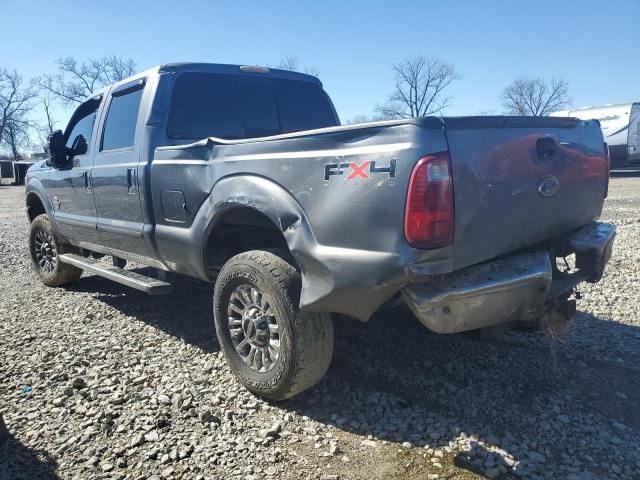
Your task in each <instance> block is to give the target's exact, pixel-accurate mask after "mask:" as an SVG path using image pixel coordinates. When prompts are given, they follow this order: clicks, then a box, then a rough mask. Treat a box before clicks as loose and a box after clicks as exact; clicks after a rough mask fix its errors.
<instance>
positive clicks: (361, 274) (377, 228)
mask: <svg viewBox="0 0 640 480" xmlns="http://www.w3.org/2000/svg"><path fill="white" fill-rule="evenodd" d="M422 121H423V122H425V121H428V122H429V123H428V124H427V125H421V124H420V122H421V121H419V120H418V121H410V122H406V123H404V122H391V124H388V123H385V124H383V125H380V126H375V125H374V126H367V127H359V128H358V127H355V128H354V127H346V128H345V127H338V128H334V129H327V131H326V133H315V134H313V135H310V134H306V135H295V134H294V135H284V136H280V137H274V138H273V139H267V140H265V139H257V140H253V141H239V142H222V143H217V142H216V141H215V140H213V139H212V140H209V141H205V142H201V143H199V144H197V145H194V146H188V147H178V148H161V149H158V150H157V151H156V154H155V159H154V161H153V162H152V167H151V168H152V175H151V177H152V179H153V180H152V190H153V195H154V208H156V209H157V207H155V205H160V203H155V201H156V200H155V198H157V197H159V196H160V192H161V191H162V190H167V189H170V190H176V189H177V190H181V189H184V190H183V191H184V192H185V203H186V209H187V221H186V222H185V223H184V224H182V225H176V224H171V222H167V221H165V220H164V219H163V218H162V215H161V212H158V211H156V222H157V227H156V242H157V245H158V249H159V252H160V254H161V256H162V257H163V259H164V261H165V262H166V263H167V264H168V265H170V266H171V267H172V269H175V270H176V271H181V273H187V274H190V275H195V276H198V277H200V278H207V273H206V272H205V271H204V263H205V262H204V258H203V252H204V242H205V239H206V235H207V232H209V231H210V229H211V227H212V226H213V225H215V222H216V221H217V219H218V218H220V215H221V214H222V213H224V212H225V211H227V210H228V209H229V208H234V207H235V206H243V207H250V208H254V209H256V210H258V211H260V212H262V213H263V214H264V215H266V216H267V217H268V218H269V219H271V221H272V222H273V223H274V224H275V225H276V226H277V227H278V229H280V231H282V232H283V234H284V237H285V239H286V241H287V244H288V246H289V249H290V250H291V252H292V254H293V255H294V257H295V258H296V261H297V262H298V264H299V266H300V268H301V271H302V278H303V285H302V293H301V299H300V305H301V307H302V308H303V309H307V310H313V311H327V312H337V313H344V314H348V315H351V316H354V317H357V318H360V319H366V318H368V317H369V316H370V315H371V313H373V311H375V310H376V309H377V308H378V307H379V306H380V305H381V304H382V303H384V302H385V301H386V300H387V299H388V298H390V297H391V296H392V295H393V294H395V293H396V292H397V291H398V290H400V289H401V288H402V286H403V285H404V284H405V283H406V276H407V275H406V273H405V266H406V265H407V264H408V263H411V262H413V261H416V260H418V257H420V258H419V259H420V260H423V259H424V258H425V257H429V256H435V257H437V256H438V252H437V251H433V252H427V251H422V252H421V251H417V250H415V249H412V248H410V247H409V246H408V245H407V244H406V242H405V239H404V231H403V219H404V206H405V199H406V193H407V192H406V190H407V185H408V181H409V176H410V174H411V170H412V169H413V166H414V165H415V163H416V162H417V161H418V160H419V159H420V158H421V157H422V156H424V155H426V154H428V153H432V152H435V151H442V150H446V143H445V140H444V135H443V133H442V129H441V126H440V125H439V123H438V121H437V120H434V119H430V120H427V119H423V120H422ZM425 127H427V128H425ZM434 127H435V128H434ZM319 132H322V131H319ZM393 164H395V168H394V169H393V170H394V171H391V169H390V166H391V165H393ZM327 165H329V168H332V169H333V170H332V171H333V172H336V173H335V174H333V175H329V176H328V178H327V175H326V170H327ZM440 255H441V253H440Z"/></svg>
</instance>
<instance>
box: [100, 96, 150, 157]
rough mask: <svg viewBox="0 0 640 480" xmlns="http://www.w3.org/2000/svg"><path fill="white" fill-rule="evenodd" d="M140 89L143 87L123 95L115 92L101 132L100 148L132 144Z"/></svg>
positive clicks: (106, 148)
mask: <svg viewBox="0 0 640 480" xmlns="http://www.w3.org/2000/svg"><path fill="white" fill-rule="evenodd" d="M142 91H143V89H142V88H139V89H137V90H135V91H133V92H128V93H125V94H124V95H117V94H116V95H115V96H113V97H112V99H111V105H109V111H108V112H107V120H106V121H105V124H104V130H103V132H102V148H101V150H113V149H115V148H125V147H131V146H133V141H134V138H135V135H136V123H137V122H138V107H139V106H140V98H141V97H142Z"/></svg>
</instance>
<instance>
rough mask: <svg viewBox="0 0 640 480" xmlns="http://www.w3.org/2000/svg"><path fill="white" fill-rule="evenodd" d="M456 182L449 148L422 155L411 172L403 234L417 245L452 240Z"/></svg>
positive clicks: (431, 246) (419, 246) (437, 244)
mask: <svg viewBox="0 0 640 480" xmlns="http://www.w3.org/2000/svg"><path fill="white" fill-rule="evenodd" d="M453 220H454V218H453V185H452V181H451V165H450V162H449V154H448V153H447V152H442V153H436V154H433V155H429V156H427V157H424V158H422V159H420V161H419V162H418V163H417V164H416V166H415V167H414V169H413V172H411V180H409V192H408V193H407V205H406V207H405V214H404V235H405V237H406V239H407V242H409V244H410V245H412V246H414V247H417V248H436V247H443V246H445V245H450V244H451V243H452V242H453V228H454V224H453Z"/></svg>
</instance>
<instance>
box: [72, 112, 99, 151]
mask: <svg viewBox="0 0 640 480" xmlns="http://www.w3.org/2000/svg"><path fill="white" fill-rule="evenodd" d="M98 105H100V102H99V101H96V100H90V101H89V102H87V103H85V104H83V105H80V107H78V110H76V112H75V113H74V114H73V117H74V118H73V120H72V123H71V124H69V126H68V127H67V131H68V130H69V128H71V131H70V132H69V136H68V137H67V142H66V145H67V147H69V148H71V146H72V145H73V141H74V140H75V139H76V137H77V136H78V135H82V136H83V137H84V139H85V140H86V141H87V145H91V137H92V136H93V124H94V123H95V121H96V110H97V109H98Z"/></svg>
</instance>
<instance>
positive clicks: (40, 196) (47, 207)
mask: <svg viewBox="0 0 640 480" xmlns="http://www.w3.org/2000/svg"><path fill="white" fill-rule="evenodd" d="M25 205H26V208H27V216H28V217H29V223H31V222H33V220H34V219H35V218H36V217H37V216H38V215H41V214H43V213H46V214H47V215H48V217H49V221H51V222H52V224H53V218H52V217H53V215H52V208H51V207H52V206H51V203H50V202H49V196H48V195H47V193H46V191H45V189H44V186H43V185H42V184H41V183H40V182H39V181H37V180H36V179H32V180H31V181H29V183H28V184H27V188H26V192H25ZM54 228H55V227H54Z"/></svg>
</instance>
